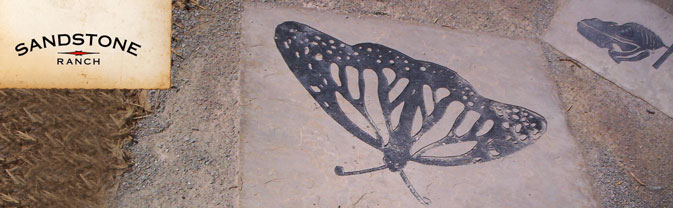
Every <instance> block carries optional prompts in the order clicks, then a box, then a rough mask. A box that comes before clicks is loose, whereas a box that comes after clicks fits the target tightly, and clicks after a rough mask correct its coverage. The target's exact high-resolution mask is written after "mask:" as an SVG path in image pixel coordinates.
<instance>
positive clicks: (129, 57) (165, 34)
mask: <svg viewBox="0 0 673 208" xmlns="http://www.w3.org/2000/svg"><path fill="white" fill-rule="evenodd" d="M28 11H30V12H28ZM38 14H39V15H38ZM170 30H171V3H170V1H165V0H144V1H127V0H108V1H95V2H89V1H77V2H70V3H67V2H64V1H58V0H40V1H0V88H88V89H110V88H124V89H130V88H144V89H148V88H154V89H165V88H168V87H169V86H170V53H171V52H170Z"/></svg>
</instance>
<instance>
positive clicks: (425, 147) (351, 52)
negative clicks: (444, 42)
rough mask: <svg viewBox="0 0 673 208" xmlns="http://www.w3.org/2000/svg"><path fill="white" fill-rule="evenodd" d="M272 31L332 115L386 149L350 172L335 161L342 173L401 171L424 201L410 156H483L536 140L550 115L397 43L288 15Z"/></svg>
mask: <svg viewBox="0 0 673 208" xmlns="http://www.w3.org/2000/svg"><path fill="white" fill-rule="evenodd" d="M274 39H275V42H276V46H277V48H278V51H279V52H280V53H281V55H282V57H283V59H284V60H285V63H286V64H287V65H288V67H289V68H290V70H291V71H292V73H293V74H294V75H295V77H296V78H297V79H298V81H299V82H300V83H301V84H302V86H303V87H304V88H305V89H306V90H307V92H308V93H309V94H310V95H311V96H312V97H313V99H314V100H315V101H316V102H317V103H318V104H319V105H320V107H321V108H322V109H323V110H324V111H325V112H326V113H327V115H329V116H330V117H331V118H332V119H334V121H336V122H337V123H338V124H339V125H341V126H342V127H343V128H344V129H345V130H346V131H348V132H349V133H351V134H352V135H353V136H354V137H356V138H358V139H359V140H361V141H362V142H364V143H366V144H368V145H370V146H371V147H372V148H375V149H377V150H378V151H381V152H382V153H383V155H384V156H383V165H381V166H379V167H374V168H369V169H364V170H359V171H351V172H346V171H344V169H343V167H341V166H337V167H335V173H336V174H337V175H340V176H344V175H356V174H362V173H368V172H372V171H378V170H382V169H388V170H390V171H392V172H399V174H400V175H401V176H402V179H403V180H404V182H405V184H406V185H407V187H408V188H409V190H410V191H411V192H412V193H413V194H414V196H415V197H416V198H417V199H418V200H419V201H420V202H422V203H424V204H427V203H429V199H427V198H425V197H421V196H420V195H419V194H418V193H417V192H416V190H415V189H414V188H413V186H411V183H410V182H409V180H408V178H407V177H406V174H405V173H404V167H406V165H407V164H408V162H416V163H420V164H424V165H434V166H458V165H468V164H474V163H481V162H486V161H490V160H494V159H498V158H501V157H504V156H507V155H509V154H512V153H514V152H516V151H518V150H520V149H522V148H524V147H526V146H528V145H530V144H532V143H533V142H534V141H535V140H537V139H538V138H540V136H542V134H543V133H544V132H545V131H546V125H547V123H546V120H545V119H544V117H542V116H541V115H539V114H538V113H536V112H533V111H531V110H528V109H526V108H523V107H520V106H515V105H509V104H504V103H500V102H497V101H494V100H491V99H488V98H485V97H482V96H481V95H479V94H478V93H477V92H476V90H475V89H474V88H473V87H472V85H471V84H470V83H469V82H468V81H467V80H465V79H463V78H462V77H460V76H459V75H458V74H457V73H456V72H454V71H453V70H451V69H449V68H446V67H444V66H441V65H438V64H435V63H432V62H427V61H421V60H416V59H413V58H411V57H409V56H407V55H405V54H403V53H401V52H399V51H397V50H395V49H392V48H388V47H386V46H383V45H380V44H375V43H360V44H356V45H352V46H351V45H348V44H346V43H344V42H342V41H340V40H338V39H336V38H334V37H332V36H329V35H327V34H325V33H323V32H320V31H318V30H316V29H314V28H312V27H309V26H307V25H304V24H301V23H297V22H291V21H290V22H284V23H282V24H280V25H278V26H277V27H276V31H275V36H274ZM456 106H458V107H456ZM345 109H350V110H345ZM450 114H451V115H453V114H455V115H453V116H450ZM475 114H476V115H478V117H477V118H476V119H473V120H471V121H468V120H470V119H469V118H468V117H469V115H475ZM356 117H359V118H363V119H360V120H358V119H356ZM377 118H378V119H377ZM470 118H474V117H470ZM363 120H364V121H365V122H362V121H363ZM358 121H361V122H358ZM488 124H490V125H488ZM437 132H439V133H437ZM430 137H431V138H430ZM421 143H422V144H421ZM468 143H469V144H472V143H474V144H473V146H472V147H471V148H470V149H469V150H466V152H464V153H460V154H448V153H446V152H442V151H439V150H442V148H444V147H448V146H451V145H456V144H468ZM436 152H439V153H436Z"/></svg>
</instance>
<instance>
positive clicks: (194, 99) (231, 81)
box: [111, 1, 241, 207]
mask: <svg viewBox="0 0 673 208" xmlns="http://www.w3.org/2000/svg"><path fill="white" fill-rule="evenodd" d="M201 6H202V8H201V7H198V6H194V5H188V7H187V9H184V10H183V9H176V10H174V14H173V21H174V22H175V24H174V26H173V30H174V34H173V48H174V49H175V52H177V53H175V54H174V55H173V68H172V75H173V76H172V80H171V81H172V87H171V89H170V90H165V91H160V92H158V91H152V92H151V93H150V96H149V97H150V99H151V101H152V102H153V103H154V104H155V106H158V109H156V113H154V114H153V115H152V116H151V117H148V118H146V119H145V120H144V121H142V122H140V123H139V124H138V129H140V131H139V132H137V133H136V135H135V136H134V140H135V141H136V142H137V143H136V144H134V145H132V147H131V150H132V152H133V154H134V155H135V160H134V162H135V166H134V167H133V170H132V171H131V172H129V173H127V174H125V176H124V177H123V179H122V181H123V182H122V183H121V185H120V186H119V190H118V192H117V194H116V196H115V198H114V200H113V201H112V202H111V205H112V206H118V207H234V206H235V205H236V201H237V195H238V189H237V187H238V184H237V179H236V176H237V169H238V168H237V167H238V97H239V94H238V91H239V90H238V68H237V64H236V63H238V56H239V51H240V50H239V48H240V46H239V44H238V43H239V41H238V37H239V33H238V31H239V18H240V15H239V14H240V13H239V12H240V8H241V5H240V3H239V2H229V3H215V2H213V1H204V2H202V3H201Z"/></svg>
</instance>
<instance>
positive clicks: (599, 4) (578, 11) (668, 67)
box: [543, 0, 673, 116]
mask: <svg viewBox="0 0 673 208" xmlns="http://www.w3.org/2000/svg"><path fill="white" fill-rule="evenodd" d="M590 18H599V19H601V20H603V21H611V22H616V23H618V24H624V23H628V22H635V23H638V24H641V25H643V26H645V27H647V28H649V29H650V30H652V31H653V32H655V33H656V34H657V35H658V36H659V37H660V38H661V39H662V40H663V43H664V44H665V45H666V46H670V45H671V44H673V16H671V15H670V14H669V13H667V12H666V11H665V10H663V9H661V8H660V7H658V6H656V5H654V4H652V3H649V2H646V1H643V0H615V1H613V0H609V1H608V0H588V1H585V0H582V1H578V0H569V1H567V2H566V3H565V4H564V5H563V7H562V9H560V10H559V11H558V12H557V15H556V16H555V17H554V19H553V20H552V23H551V28H550V29H549V30H548V31H547V33H546V34H545V36H544V38H543V39H544V41H546V42H549V43H550V44H551V45H552V46H554V47H555V48H557V49H558V50H560V51H561V52H563V53H565V54H567V55H568V56H570V57H572V58H574V59H576V60H578V61H580V62H582V63H583V64H585V65H586V66H588V67H589V68H590V69H592V70H593V71H595V72H596V73H598V74H600V75H601V76H603V77H605V78H606V79H608V80H610V81H612V82H614V83H616V84H617V85H619V86H620V87H622V88H624V89H625V90H626V91H628V92H630V93H633V94H634V95H636V96H638V97H641V98H642V99H644V100H645V101H647V102H649V103H651V104H652V105H653V106H655V107H657V108H659V109H660V110H661V111H663V112H664V113H666V114H668V115H669V116H673V93H671V91H673V82H671V81H670V80H671V79H673V58H671V57H669V58H668V59H667V60H666V61H665V62H664V63H663V65H661V67H660V68H659V69H654V68H653V67H652V65H653V64H654V63H655V62H656V61H657V59H659V57H660V56H662V54H663V53H664V52H665V51H666V48H665V47H662V48H660V49H658V50H653V51H651V52H652V54H651V55H650V56H649V57H647V58H645V59H642V60H640V61H635V62H629V61H623V62H621V63H619V64H618V63H616V62H615V61H613V60H612V59H611V58H610V56H608V52H607V49H605V48H599V47H597V46H596V45H595V44H594V43H592V42H591V41H588V40H587V39H585V38H584V37H583V36H582V35H580V33H578V32H577V22H578V21H580V20H583V19H590Z"/></svg>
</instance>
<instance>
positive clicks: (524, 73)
mask: <svg viewBox="0 0 673 208" xmlns="http://www.w3.org/2000/svg"><path fill="white" fill-rule="evenodd" d="M285 20H295V21H300V22H303V23H306V24H308V25H311V26H313V27H315V28H317V29H319V30H322V31H323V32H326V33H327V34H330V35H332V36H334V37H336V38H338V39H340V40H342V41H344V42H346V43H349V44H351V45H354V44H356V43H360V42H376V43H381V44H384V45H386V46H389V47H391V48H394V49H397V50H400V51H401V52H403V53H405V54H407V55H409V56H411V57H413V58H416V59H419V60H427V61H432V62H435V63H437V64H440V65H444V66H446V67H449V68H451V69H453V70H454V71H456V72H458V73H459V74H460V75H461V76H462V77H463V78H465V79H466V80H468V81H469V82H470V83H471V84H472V85H473V86H474V87H475V89H476V90H477V91H478V92H479V93H480V94H481V95H482V96H485V97H488V98H491V99H494V100H498V101H501V102H505V103H510V104H515V105H520V106H524V107H526V108H529V109H531V110H533V111H536V112H538V113H540V114H542V115H544V116H545V117H546V118H547V120H548V125H549V126H548V131H547V133H546V134H545V135H544V136H543V137H542V138H541V139H539V140H538V141H537V142H536V143H535V144H533V145H531V146H529V147H526V148H524V149H523V150H520V151H519V152H516V153H514V154H512V155H510V156H508V157H505V158H504V159H500V160H496V161H491V162H486V163H481V164H476V165H467V166H458V167H434V166H423V165H419V164H414V163H410V164H409V165H408V166H407V167H406V169H405V171H407V174H408V175H409V177H410V180H411V181H412V183H413V184H414V186H415V187H416V189H417V190H419V192H421V194H422V195H424V196H426V197H428V198H430V199H432V200H433V204H432V206H434V207H445V206H447V205H449V204H450V205H451V206H456V207H484V206H486V207H494V206H506V207H568V206H570V207H591V206H596V204H595V201H594V200H593V198H592V196H591V193H590V185H589V182H588V178H587V177H586V176H585V175H584V174H583V173H582V169H581V166H582V164H583V163H582V162H581V158H580V156H579V154H578V150H577V147H576V145H575V143H574V139H573V137H572V136H571V134H570V131H569V130H568V128H567V126H566V120H565V116H564V114H563V111H562V107H561V104H560V103H561V102H560V100H559V98H558V97H557V96H556V95H557V93H556V89H555V85H554V83H553V82H552V81H551V80H550V79H549V78H548V74H547V72H546V70H545V68H546V67H548V66H547V63H546V62H545V59H544V57H543V56H542V55H541V54H542V49H541V47H540V46H539V45H538V44H537V43H536V42H534V41H529V40H517V39H508V38H502V37H496V36H492V35H487V34H481V33H464V32H456V31H451V30H446V29H442V28H441V27H432V26H422V25H415V24H409V23H401V22H396V21H390V20H382V19H378V18H355V17H349V18H346V17H345V16H344V15H343V14H330V13H326V12H320V11H315V10H306V9H287V8H270V7H268V6H260V5H255V4H251V5H249V6H247V7H246V10H245V12H244V14H243V19H242V24H243V42H244V52H243V55H242V64H241V66H242V82H241V85H242V86H241V87H242V88H241V90H242V91H241V94H242V97H241V102H242V104H241V106H242V120H241V145H242V149H241V155H242V156H241V157H242V158H241V174H242V176H241V177H242V183H243V188H242V193H241V202H240V203H241V206H242V207H268V206H281V207H292V206H295V207H306V206H318V207H322V206H330V207H333V206H356V205H357V206H363V207H367V206H383V207H385V206H396V207H417V206H421V205H420V204H419V203H418V202H417V201H416V200H415V198H413V196H412V195H411V194H410V193H409V191H408V189H407V188H406V187H405V186H404V183H403V182H402V180H401V179H400V177H399V176H398V175H397V174H394V173H391V172H389V171H379V172H375V173H368V174H363V175H357V176H349V177H340V176H336V175H335V174H334V166H335V165H342V166H345V167H346V168H347V169H349V170H352V169H359V168H369V167H374V166H379V165H380V164H381V163H382V161H381V158H382V154H381V153H380V152H378V151H377V150H375V149H373V148H371V147H369V146H367V145H366V144H364V143H362V142H360V141H359V140H357V139H356V138H355V137H353V136H352V135H350V134H349V133H348V132H346V131H345V130H344V129H343V128H342V127H340V126H339V125H338V124H337V123H336V122H334V121H333V120H332V119H331V118H330V117H329V116H327V114H326V113H325V112H323V111H322V109H320V108H319V107H318V106H317V104H316V103H315V101H313V100H312V98H311V97H310V96H309V95H308V93H307V92H306V91H305V90H304V89H303V88H302V87H301V85H300V84H299V82H298V81H297V80H296V78H294V76H293V75H292V74H291V72H290V70H289V69H288V68H287V65H285V63H284V61H283V60H282V58H281V57H280V54H279V53H278V51H277V49H276V47H275V44H274V43H273V31H274V29H275V26H276V25H277V24H279V23H281V22H283V21H285ZM484 45H487V46H489V47H483V46H484Z"/></svg>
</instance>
